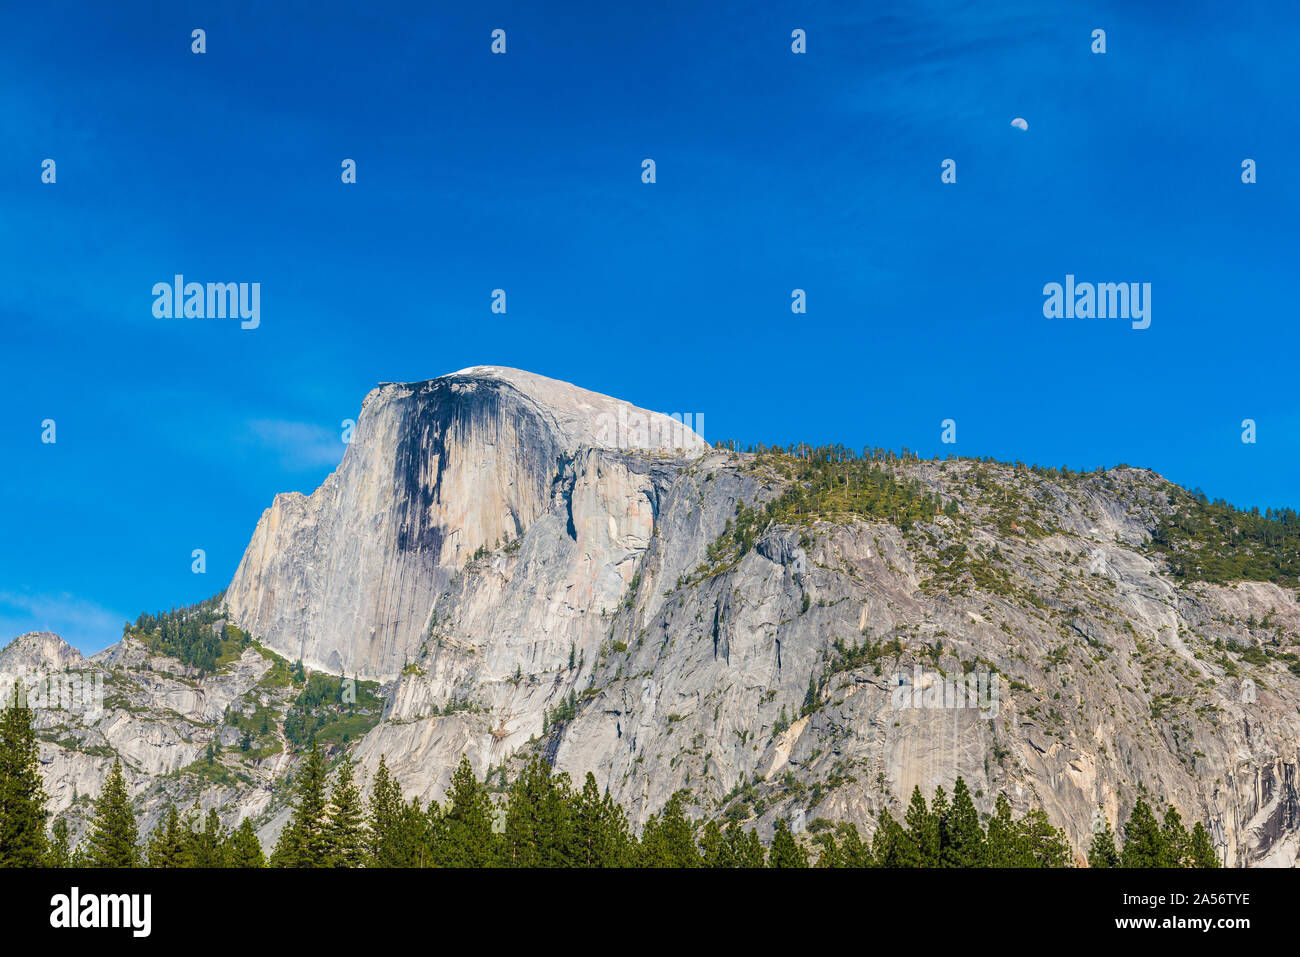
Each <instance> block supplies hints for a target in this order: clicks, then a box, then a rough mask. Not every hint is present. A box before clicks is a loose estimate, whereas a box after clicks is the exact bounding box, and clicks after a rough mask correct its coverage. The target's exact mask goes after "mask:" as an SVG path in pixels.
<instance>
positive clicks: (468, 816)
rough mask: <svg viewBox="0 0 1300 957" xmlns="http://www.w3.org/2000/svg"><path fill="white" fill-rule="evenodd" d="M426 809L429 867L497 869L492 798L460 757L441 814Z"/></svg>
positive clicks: (497, 856) (498, 858) (497, 859)
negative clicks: (427, 815) (428, 824)
mask: <svg viewBox="0 0 1300 957" xmlns="http://www.w3.org/2000/svg"><path fill="white" fill-rule="evenodd" d="M437 811H438V809H437V806H436V804H435V803H432V802H431V803H430V805H429V820H430V835H429V844H430V847H429V852H430V854H429V856H430V859H431V860H430V863H432V864H433V865H435V866H438V867H496V866H497V864H498V862H499V860H500V841H499V838H498V836H497V834H496V833H495V832H494V831H493V830H492V798H491V796H490V795H489V794H488V791H487V788H486V787H484V786H483V784H482V783H480V782H479V780H478V778H476V777H475V776H474V770H473V769H472V768H471V767H470V765H469V759H468V758H466V757H465V756H463V755H462V756H461V759H460V764H459V765H457V767H456V770H455V772H454V773H453V774H452V776H451V791H450V793H449V795H448V801H447V805H446V807H445V808H443V809H441V812H440V813H436V812H437Z"/></svg>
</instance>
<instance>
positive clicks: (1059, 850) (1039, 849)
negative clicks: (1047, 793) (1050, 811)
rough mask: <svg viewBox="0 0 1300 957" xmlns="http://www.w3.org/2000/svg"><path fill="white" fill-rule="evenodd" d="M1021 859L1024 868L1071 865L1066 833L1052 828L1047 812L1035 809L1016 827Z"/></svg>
mask: <svg viewBox="0 0 1300 957" xmlns="http://www.w3.org/2000/svg"><path fill="white" fill-rule="evenodd" d="M1016 830H1017V837H1018V843H1019V845H1020V852H1019V859H1020V861H1021V866H1024V867H1066V866H1067V865H1068V864H1069V863H1070V842H1069V841H1068V840H1067V839H1066V837H1065V833H1064V832H1063V831H1061V830H1059V829H1058V828H1055V827H1052V822H1051V821H1050V820H1048V817H1047V812H1046V811H1044V810H1043V809H1042V808H1034V809H1033V810H1032V811H1030V812H1029V813H1028V814H1026V815H1025V816H1024V817H1023V818H1022V819H1021V820H1020V821H1018V822H1017V825H1016Z"/></svg>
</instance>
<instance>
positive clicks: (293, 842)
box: [271, 741, 329, 867]
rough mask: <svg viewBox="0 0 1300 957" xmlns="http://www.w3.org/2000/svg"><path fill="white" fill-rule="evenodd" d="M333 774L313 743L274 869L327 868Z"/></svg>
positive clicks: (277, 848)
mask: <svg viewBox="0 0 1300 957" xmlns="http://www.w3.org/2000/svg"><path fill="white" fill-rule="evenodd" d="M328 774H329V771H328V768H327V767H326V764H325V755H324V753H323V752H322V751H321V749H320V747H319V746H318V745H317V744H316V743H315V742H314V741H313V742H312V745H311V750H309V751H308V752H307V757H306V759H305V760H304V761H303V764H302V768H301V769H300V770H299V771H298V775H297V779H296V780H295V781H294V791H295V794H296V797H297V801H296V804H295V806H294V812H293V817H292V818H291V819H290V821H289V823H288V824H286V825H285V827H284V830H283V831H281V832H280V839H279V840H278V841H276V844H275V850H274V851H272V852H271V866H272V867H324V866H326V862H325V852H326V844H325V813H326V809H327V805H326V797H325V784H326V778H327V777H328Z"/></svg>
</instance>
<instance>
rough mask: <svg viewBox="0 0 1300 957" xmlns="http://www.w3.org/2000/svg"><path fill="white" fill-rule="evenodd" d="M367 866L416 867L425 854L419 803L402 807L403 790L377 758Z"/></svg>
mask: <svg viewBox="0 0 1300 957" xmlns="http://www.w3.org/2000/svg"><path fill="white" fill-rule="evenodd" d="M368 825H369V826H368V828H367V839H368V854H369V856H368V858H367V861H366V866H367V867H418V866H419V865H420V858H421V855H422V854H423V851H424V842H425V836H426V835H425V817H424V814H423V813H422V812H421V811H420V804H419V802H418V801H415V800H414V799H412V801H411V803H410V804H409V805H408V804H405V803H403V800H402V789H401V787H400V786H399V785H398V783H397V780H396V779H395V778H394V777H393V775H392V772H390V771H389V770H388V764H387V762H386V761H385V760H384V756H383V755H380V756H379V768H378V770H376V771H375V783H374V786H373V787H372V788H371V789H370V806H369V815H368Z"/></svg>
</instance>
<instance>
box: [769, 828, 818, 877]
mask: <svg viewBox="0 0 1300 957" xmlns="http://www.w3.org/2000/svg"><path fill="white" fill-rule="evenodd" d="M767 866H768V867H807V866H808V852H807V851H806V850H804V849H803V848H802V847H800V846H799V842H798V841H796V840H795V839H794V835H793V834H791V833H790V828H789V827H787V826H786V823H785V821H784V820H783V819H781V818H778V819H777V822H776V833H775V834H773V836H772V849H771V850H770V851H769V852H768V855H767Z"/></svg>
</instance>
